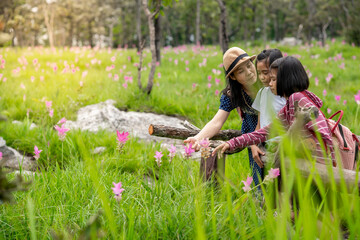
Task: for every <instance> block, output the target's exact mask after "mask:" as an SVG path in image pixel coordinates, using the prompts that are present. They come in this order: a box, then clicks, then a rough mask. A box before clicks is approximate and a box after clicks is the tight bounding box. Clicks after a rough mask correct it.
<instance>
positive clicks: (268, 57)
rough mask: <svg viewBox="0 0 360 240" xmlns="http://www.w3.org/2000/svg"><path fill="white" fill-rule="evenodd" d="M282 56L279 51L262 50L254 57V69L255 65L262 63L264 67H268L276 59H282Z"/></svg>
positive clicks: (274, 49)
mask: <svg viewBox="0 0 360 240" xmlns="http://www.w3.org/2000/svg"><path fill="white" fill-rule="evenodd" d="M282 57H283V55H282V53H281V51H280V50H279V49H276V48H273V49H264V50H262V51H261V53H259V54H258V55H257V56H256V62H255V67H256V68H257V63H258V62H261V61H264V60H265V64H266V66H270V65H271V64H272V63H273V62H274V61H275V60H276V59H278V58H282Z"/></svg>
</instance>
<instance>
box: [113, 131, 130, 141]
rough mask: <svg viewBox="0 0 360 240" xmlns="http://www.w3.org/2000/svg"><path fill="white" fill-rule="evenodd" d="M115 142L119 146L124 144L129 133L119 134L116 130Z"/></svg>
mask: <svg viewBox="0 0 360 240" xmlns="http://www.w3.org/2000/svg"><path fill="white" fill-rule="evenodd" d="M116 135H117V140H118V142H119V143H121V144H125V143H126V141H127V140H129V139H128V136H129V133H128V132H122V133H120V132H119V131H118V130H116Z"/></svg>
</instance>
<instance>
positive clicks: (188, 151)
mask: <svg viewBox="0 0 360 240" xmlns="http://www.w3.org/2000/svg"><path fill="white" fill-rule="evenodd" d="M184 150H185V157H187V158H189V157H191V154H192V153H193V152H195V149H193V148H192V144H191V143H190V144H189V146H184Z"/></svg>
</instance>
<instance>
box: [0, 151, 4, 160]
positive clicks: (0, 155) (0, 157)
mask: <svg viewBox="0 0 360 240" xmlns="http://www.w3.org/2000/svg"><path fill="white" fill-rule="evenodd" d="M2 158H3V153H2V152H0V161H1V159H2Z"/></svg>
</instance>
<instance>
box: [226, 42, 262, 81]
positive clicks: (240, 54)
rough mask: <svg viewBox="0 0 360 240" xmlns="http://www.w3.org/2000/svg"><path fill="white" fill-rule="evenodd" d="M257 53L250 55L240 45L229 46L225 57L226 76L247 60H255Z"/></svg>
mask: <svg viewBox="0 0 360 240" xmlns="http://www.w3.org/2000/svg"><path fill="white" fill-rule="evenodd" d="M255 58H256V55H253V56H249V55H248V54H247V53H246V52H245V51H244V50H242V49H241V48H238V47H232V48H229V49H228V50H227V51H226V52H225V53H224V57H223V64H224V67H225V71H226V78H228V77H229V76H230V74H231V73H232V72H233V71H234V70H235V69H236V68H237V67H238V66H240V64H242V63H244V62H246V61H247V60H254V59H255Z"/></svg>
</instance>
